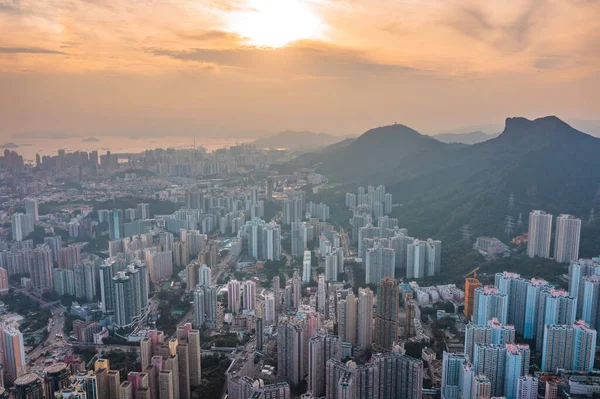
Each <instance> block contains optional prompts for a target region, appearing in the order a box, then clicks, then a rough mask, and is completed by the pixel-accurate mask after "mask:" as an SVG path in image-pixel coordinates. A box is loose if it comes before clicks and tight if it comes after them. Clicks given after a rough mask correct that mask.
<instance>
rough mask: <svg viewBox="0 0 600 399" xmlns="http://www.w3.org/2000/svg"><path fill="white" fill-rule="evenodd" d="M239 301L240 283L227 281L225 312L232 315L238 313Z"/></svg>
mask: <svg viewBox="0 0 600 399" xmlns="http://www.w3.org/2000/svg"><path fill="white" fill-rule="evenodd" d="M240 300H241V299H240V282H239V281H237V280H229V282H228V283H227V310H228V311H230V312H232V313H239V312H240V309H241V303H240Z"/></svg>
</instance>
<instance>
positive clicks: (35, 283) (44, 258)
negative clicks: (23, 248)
mask: <svg viewBox="0 0 600 399" xmlns="http://www.w3.org/2000/svg"><path fill="white" fill-rule="evenodd" d="M53 263H54V262H53V261H52V251H51V250H50V247H48V246H47V245H38V246H37V247H36V248H35V249H34V251H33V264H32V266H31V270H30V271H29V273H30V274H31V286H32V287H33V289H34V290H36V291H37V292H39V293H42V294H43V293H46V292H52V290H53V289H54V286H53V284H52V266H53Z"/></svg>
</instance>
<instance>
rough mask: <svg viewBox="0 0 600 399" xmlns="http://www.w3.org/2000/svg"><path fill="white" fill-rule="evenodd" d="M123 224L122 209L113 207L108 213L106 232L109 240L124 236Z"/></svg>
mask: <svg viewBox="0 0 600 399" xmlns="http://www.w3.org/2000/svg"><path fill="white" fill-rule="evenodd" d="M124 224H125V219H124V217H123V210H122V209H113V210H111V211H109V214H108V234H109V237H110V239H111V240H120V239H122V238H124V237H125V236H124Z"/></svg>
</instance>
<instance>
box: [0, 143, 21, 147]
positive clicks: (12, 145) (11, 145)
mask: <svg viewBox="0 0 600 399" xmlns="http://www.w3.org/2000/svg"><path fill="white" fill-rule="evenodd" d="M0 148H19V146H18V145H16V144H15V143H6V144H4V145H2V146H0Z"/></svg>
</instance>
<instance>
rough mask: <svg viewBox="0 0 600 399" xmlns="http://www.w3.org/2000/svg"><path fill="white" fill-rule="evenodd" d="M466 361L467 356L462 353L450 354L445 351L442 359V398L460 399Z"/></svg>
mask: <svg viewBox="0 0 600 399" xmlns="http://www.w3.org/2000/svg"><path fill="white" fill-rule="evenodd" d="M465 361H466V359H465V355H464V354H462V353H448V352H446V351H444V355H443V359H442V398H444V399H458V398H459V394H460V382H461V378H460V377H461V371H462V368H463V363H464V362H465Z"/></svg>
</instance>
